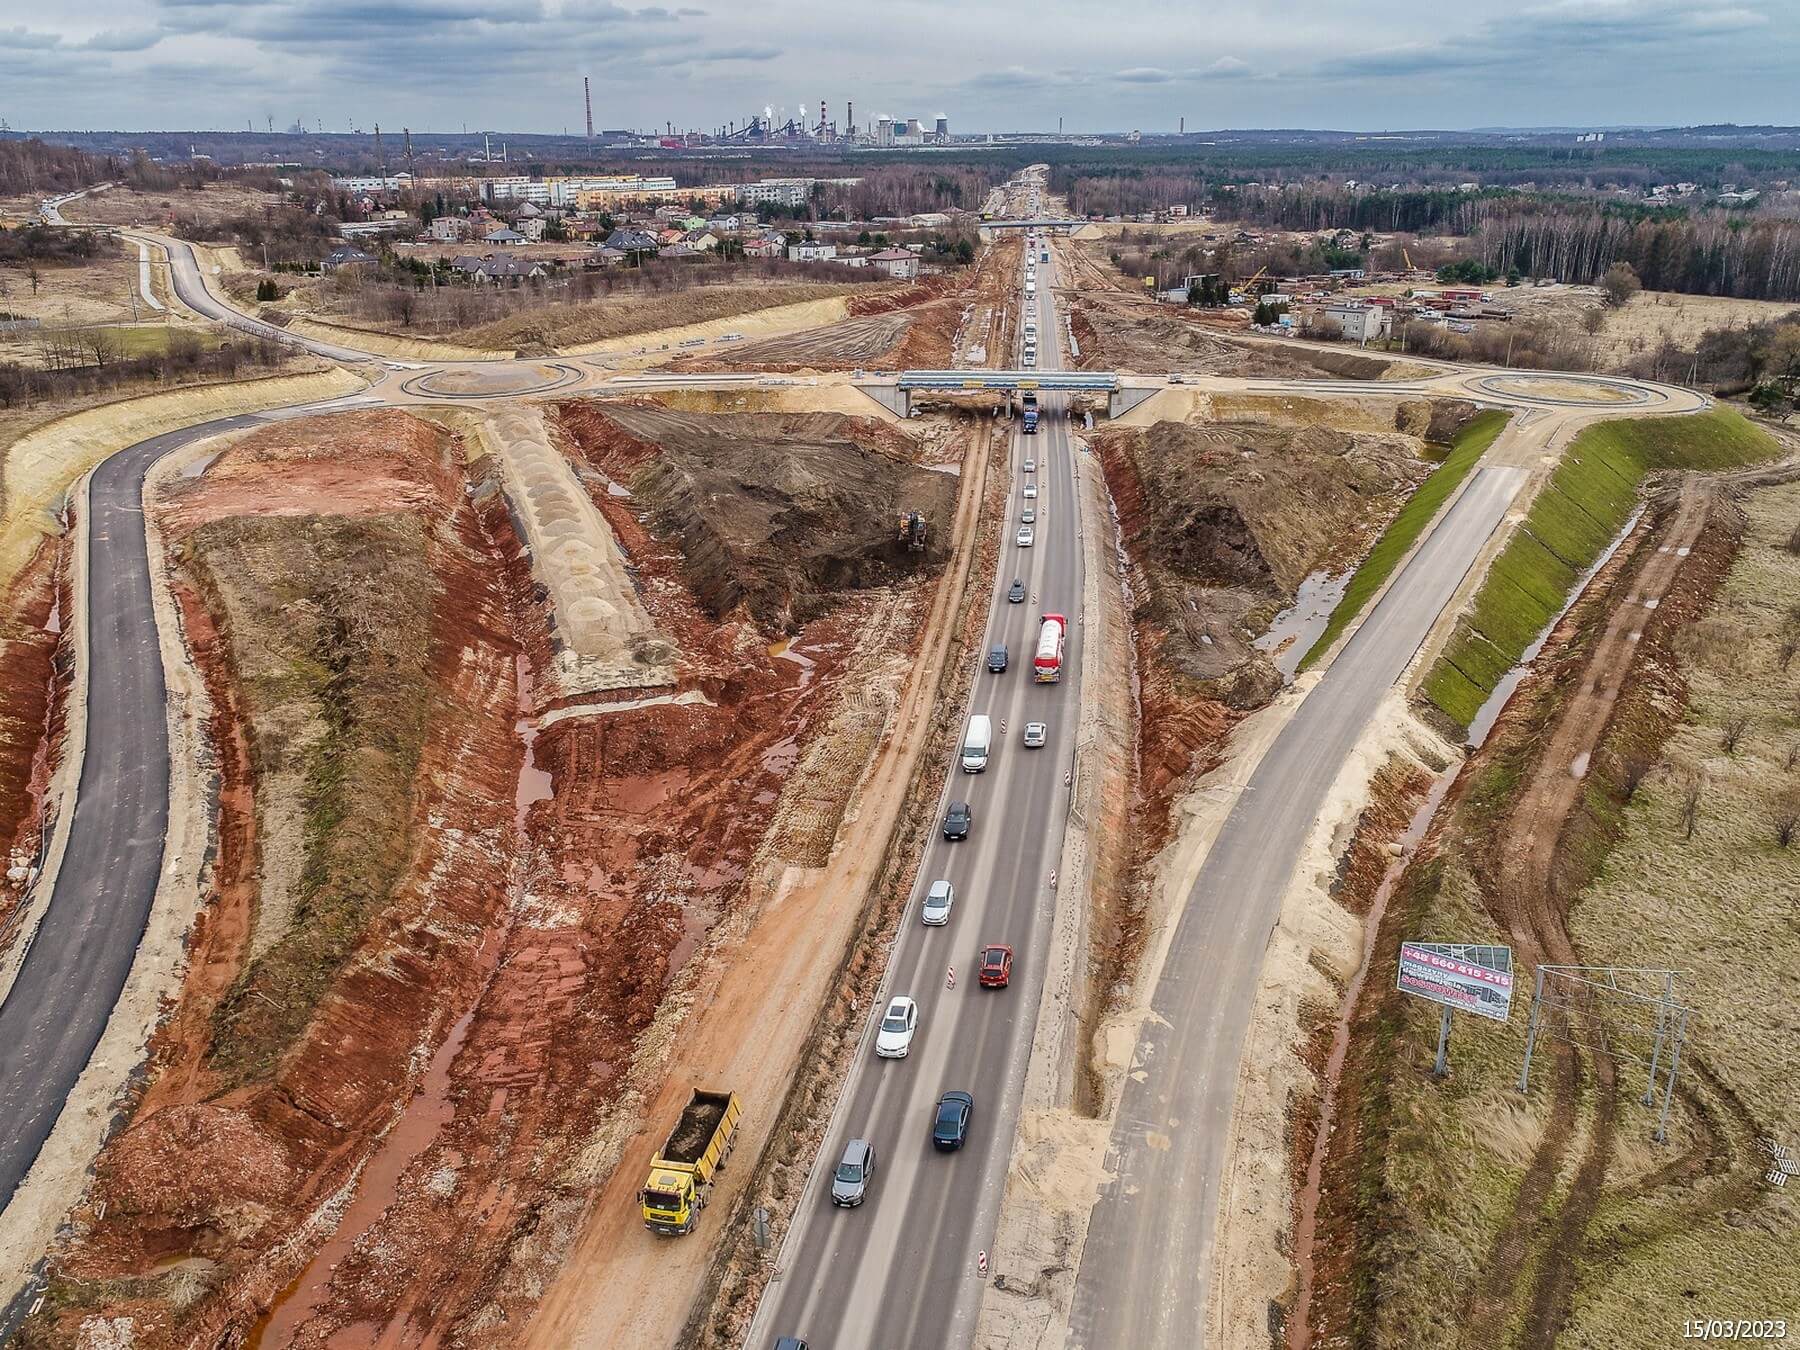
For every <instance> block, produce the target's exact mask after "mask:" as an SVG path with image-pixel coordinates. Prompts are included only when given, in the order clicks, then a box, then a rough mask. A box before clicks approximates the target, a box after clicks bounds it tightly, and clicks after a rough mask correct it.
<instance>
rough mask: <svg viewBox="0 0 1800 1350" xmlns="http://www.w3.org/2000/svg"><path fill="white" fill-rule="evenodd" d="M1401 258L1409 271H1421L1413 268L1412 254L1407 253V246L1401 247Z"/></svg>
mask: <svg viewBox="0 0 1800 1350" xmlns="http://www.w3.org/2000/svg"><path fill="white" fill-rule="evenodd" d="M1400 258H1401V260H1402V261H1403V262H1405V264H1406V270H1407V271H1409V272H1416V271H1418V270H1419V269H1418V268H1417V267H1415V266H1413V260H1412V254H1410V253H1408V252H1407V251H1406V245H1405V244H1402V245H1400Z"/></svg>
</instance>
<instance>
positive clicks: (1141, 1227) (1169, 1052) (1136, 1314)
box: [1068, 468, 1525, 1350]
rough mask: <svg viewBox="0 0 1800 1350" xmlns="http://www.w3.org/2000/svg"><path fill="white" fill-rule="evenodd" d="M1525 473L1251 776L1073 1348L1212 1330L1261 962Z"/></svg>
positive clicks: (1185, 913)
mask: <svg viewBox="0 0 1800 1350" xmlns="http://www.w3.org/2000/svg"><path fill="white" fill-rule="evenodd" d="M1524 476H1525V471H1524V470H1523V469H1513V468H1485V469H1482V470H1480V471H1479V472H1478V473H1477V474H1476V476H1475V478H1474V479H1473V480H1472V481H1471V482H1470V484H1469V486H1468V488H1467V489H1466V490H1465V491H1464V493H1463V495H1462V496H1461V497H1460V498H1459V499H1458V500H1457V502H1456V504H1455V506H1454V507H1453V508H1452V509H1451V511H1450V513H1449V515H1448V516H1447V517H1446V518H1445V519H1444V520H1443V521H1442V522H1441V523H1440V524H1439V525H1438V527H1437V528H1436V529H1435V530H1434V531H1432V533H1431V536H1430V538H1429V539H1428V540H1427V541H1426V542H1425V544H1424V546H1423V547H1422V548H1421V549H1420V550H1419V551H1418V552H1417V553H1416V554H1415V555H1414V556H1413V559H1412V561H1411V563H1410V564H1409V565H1408V566H1407V567H1406V569H1405V570H1404V571H1403V572H1402V573H1401V574H1400V576H1399V578H1398V579H1397V580H1396V581H1395V583H1394V584H1393V586H1392V587H1390V589H1389V590H1388V593H1387V595H1386V596H1385V597H1384V598H1383V599H1382V601H1381V603H1380V604H1379V605H1377V606H1376V608H1375V610H1374V612H1373V613H1371V614H1370V615H1369V617H1368V619H1367V621H1366V622H1364V624H1363V625H1362V627H1361V628H1360V629H1359V630H1358V631H1357V633H1356V634H1355V636H1354V637H1352V638H1351V640H1350V642H1349V643H1348V644H1347V645H1346V646H1345V647H1344V649H1343V651H1342V652H1341V653H1340V654H1339V655H1338V657H1337V659H1336V660H1335V661H1334V662H1333V663H1332V664H1331V666H1330V668H1329V669H1328V670H1327V671H1326V673H1325V675H1324V677H1323V678H1322V679H1321V680H1320V681H1319V683H1318V685H1317V686H1316V687H1315V688H1314V689H1313V691H1312V692H1311V693H1310V694H1309V695H1308V696H1307V698H1306V701H1305V702H1303V703H1302V704H1301V705H1300V708H1299V710H1298V711H1297V712H1296V713H1295V714H1294V717H1293V720H1292V721H1291V722H1289V723H1288V725H1287V727H1286V728H1285V729H1284V730H1283V731H1282V733H1281V735H1280V736H1279V737H1278V738H1277V739H1276V741H1275V743H1274V745H1273V746H1271V747H1270V749H1269V751H1268V753H1267V755H1266V756H1265V757H1264V759H1263V761H1262V764H1261V765H1260V766H1259V767H1258V768H1257V770H1256V772H1255V774H1254V775H1252V777H1251V779H1250V782H1249V785H1248V786H1247V787H1246V788H1245V790H1244V792H1243V794H1242V796H1241V797H1239V799H1238V802H1237V805H1236V806H1235V807H1234V808H1233V810H1232V812H1231V814H1230V816H1229V817H1228V818H1227V819H1226V822H1225V825H1224V828H1223V829H1222V830H1221V831H1220V834H1219V837H1218V839H1217V840H1216V841H1215V842H1214V844H1213V846H1212V851H1211V852H1210V853H1209V854H1208V855H1207V858H1206V862H1205V865H1204V866H1203V867H1202V868H1201V871H1200V876H1199V879H1198V880H1197V881H1196V882H1195V885H1194V890H1193V893H1192V895H1191V896H1190V897H1189V899H1188V901H1187V904H1186V905H1185V907H1184V908H1183V909H1182V912H1181V918H1180V920H1179V921H1178V922H1177V924H1176V928H1175V934H1174V938H1173V940H1172V942H1171V945H1170V948H1169V953H1168V957H1167V959H1166V961H1165V963H1164V966H1163V971H1162V975H1161V977H1160V978H1159V979H1158V981H1157V984H1156V989H1155V993H1154V995H1153V996H1152V998H1151V1008H1152V1009H1153V1010H1154V1013H1155V1016H1154V1017H1151V1018H1147V1019H1146V1020H1145V1024H1144V1028H1145V1029H1144V1031H1143V1033H1142V1037H1141V1039H1140V1040H1139V1042H1138V1044H1137V1049H1136V1053H1135V1054H1134V1056H1133V1059H1132V1064H1131V1069H1130V1071H1129V1073H1128V1075H1127V1077H1126V1080H1125V1086H1124V1090H1123V1093H1122V1096H1121V1100H1120V1105H1119V1114H1118V1118H1117V1120H1116V1121H1115V1122H1114V1125H1113V1133H1112V1141H1111V1147H1110V1149H1109V1152H1108V1156H1107V1168H1108V1170H1109V1171H1110V1172H1111V1173H1113V1179H1112V1181H1111V1182H1109V1183H1108V1184H1107V1186H1106V1187H1105V1188H1104V1190H1103V1191H1102V1192H1101V1197H1100V1202H1099V1204H1098V1205H1097V1206H1096V1208H1095V1210H1094V1214H1093V1219H1092V1222H1091V1224H1090V1226H1089V1228H1088V1236H1087V1245H1086V1247H1085V1248H1084V1250H1083V1253H1082V1259H1081V1267H1080V1275H1079V1277H1078V1279H1077V1283H1076V1289H1075V1303H1074V1308H1073V1311H1072V1313H1071V1317H1070V1332H1071V1334H1070V1338H1069V1342H1068V1343H1069V1345H1070V1346H1078V1347H1084V1348H1085V1350H1113V1347H1116V1346H1127V1345H1128V1346H1133V1347H1138V1348H1139V1350H1151V1348H1152V1347H1166V1348H1167V1350H1178V1348H1179V1350H1191V1347H1196V1346H1200V1345H1203V1344H1204V1343H1205V1341H1206V1332H1207V1331H1208V1328H1207V1327H1206V1326H1205V1325H1204V1324H1203V1318H1202V1314H1203V1312H1204V1309H1205V1307H1206V1295H1207V1280H1208V1278H1209V1272H1210V1254H1211V1253H1210V1248H1211V1240H1212V1235H1213V1225H1214V1223H1215V1221H1216V1220H1217V1217H1218V1206H1219V1183H1220V1180H1221V1171H1222V1164H1223V1161H1224V1148H1225V1143H1226V1137H1227V1130H1228V1127H1229V1125H1230V1121H1231V1109H1232V1102H1233V1099H1234V1097H1235V1095H1236V1092H1237V1078H1238V1057H1239V1055H1240V1054H1241V1052H1242V1048H1243V1043H1244V1035H1245V1032H1246V1031H1247V1029H1248V1027H1249V1024H1250V1014H1251V1011H1252V1009H1253V1007H1254V1003H1255V994H1256V984H1257V980H1258V978H1259V976H1260V973H1261V968H1262V953H1263V951H1264V949H1265V948H1266V947H1267V945H1268V939H1269V934H1270V933H1271V932H1272V931H1273V930H1274V927H1275V922H1276V919H1277V917H1278V916H1279V914H1280V910H1281V897H1282V893H1283V892H1284V891H1285V890H1286V889H1287V886H1288V882H1289V880H1290V879H1291V878H1292V876H1293V872H1294V867H1295V863H1296V861H1297V860H1298V858H1299V856H1300V853H1301V849H1302V847H1303V845H1304V844H1305V841H1306V836H1307V834H1308V832H1309V831H1310V830H1311V829H1312V827H1313V823H1314V821H1315V820H1316V819H1317V818H1318V815H1319V811H1320V808H1321V807H1322V806H1323V805H1324V800H1325V794H1326V793H1327V792H1328V791H1329V790H1330V787H1331V784H1332V782H1333V780H1334V779H1335V778H1336V777H1337V774H1338V770H1339V768H1340V767H1341V766H1342V765H1343V763H1344V760H1345V759H1346V758H1347V756H1348V755H1349V753H1350V749H1351V747H1352V746H1353V745H1354V744H1355V743H1356V740H1357V738H1358V737H1359V736H1360V735H1361V734H1362V732H1363V729H1364V727H1365V726H1367V725H1368V722H1369V720H1370V719H1371V718H1372V717H1373V716H1374V714H1375V710H1376V707H1377V705H1379V704H1380V702H1381V700H1382V698H1383V696H1384V695H1386V694H1387V692H1388V690H1389V689H1391V688H1392V687H1393V684H1394V681H1396V680H1397V679H1399V678H1400V675H1401V673H1402V671H1404V670H1405V668H1406V665H1407V662H1409V661H1410V660H1411V659H1412V656H1413V653H1414V652H1416V651H1417V650H1418V648H1419V644H1420V643H1421V642H1423V641H1424V640H1425V635H1426V633H1427V632H1428V631H1429V630H1430V628H1431V625H1432V623H1433V621H1434V620H1436V618H1437V616H1438V614H1439V613H1440V612H1441V611H1442V610H1443V608H1444V606H1445V605H1447V604H1448V603H1449V602H1450V597H1451V595H1452V594H1453V593H1454V592H1455V590H1456V587H1457V585H1458V583H1460V582H1461V580H1462V578H1463V576H1464V575H1465V574H1466V573H1467V572H1468V570H1469V568H1470V566H1471V565H1472V564H1473V563H1474V560H1475V556H1476V554H1477V553H1478V552H1479V551H1480V549H1481V546H1482V544H1484V543H1485V542H1486V541H1487V538H1488V536H1489V535H1490V534H1491V533H1492V532H1493V530H1494V528H1495V527H1496V526H1497V525H1498V524H1499V523H1500V519H1501V517H1502V516H1503V515H1504V514H1505V512H1506V509H1507V506H1508V504H1509V503H1510V502H1511V500H1512V497H1513V493H1514V492H1515V491H1516V490H1517V489H1518V487H1519V485H1520V483H1521V482H1522V481H1523V479H1524Z"/></svg>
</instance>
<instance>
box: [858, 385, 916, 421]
mask: <svg viewBox="0 0 1800 1350" xmlns="http://www.w3.org/2000/svg"><path fill="white" fill-rule="evenodd" d="M855 387H856V388H858V389H860V390H862V391H863V393H865V394H867V395H868V396H869V397H870V398H872V399H874V400H875V401H876V402H877V403H879V404H880V405H881V406H882V407H884V408H886V409H887V410H888V411H889V412H891V413H893V414H894V415H895V416H896V417H911V416H912V391H911V390H910V389H902V388H901V387H900V386H899V385H898V384H889V383H886V382H885V381H869V382H867V383H864V382H860V381H859V382H858V383H857V384H856V386H855Z"/></svg>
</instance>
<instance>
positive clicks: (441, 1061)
mask: <svg viewBox="0 0 1800 1350" xmlns="http://www.w3.org/2000/svg"><path fill="white" fill-rule="evenodd" d="M503 932H504V930H503V929H500V928H495V929H493V930H491V931H490V933H489V934H488V938H487V940H486V941H484V942H483V944H482V948H481V951H480V952H479V954H478V955H477V957H476V960H477V962H478V963H479V964H480V965H481V967H482V968H483V970H484V971H485V976H486V978H484V979H483V980H482V988H481V993H479V994H477V995H476V996H475V999H474V1001H473V1002H472V1003H470V1004H469V1009H468V1011H467V1012H465V1013H464V1014H463V1015H462V1016H461V1017H459V1018H458V1019H457V1020H456V1023H455V1025H454V1026H452V1027H451V1028H450V1034H449V1035H448V1036H446V1037H445V1038H444V1043H443V1044H442V1045H441V1046H439V1047H438V1051H437V1053H436V1054H435V1055H433V1056H432V1057H431V1063H430V1065H429V1066H428V1067H427V1068H426V1070H425V1076H424V1077H423V1078H422V1079H420V1080H419V1086H418V1089H417V1090H416V1091H415V1093H414V1094H413V1099H412V1101H411V1102H409V1103H408V1104H407V1106H406V1109H405V1111H404V1112H403V1113H402V1114H401V1116H400V1119H399V1120H398V1121H396V1122H395V1123H394V1125H393V1127H392V1128H390V1129H389V1130H388V1132H387V1134H386V1135H384V1136H383V1137H382V1139H381V1142H380V1143H379V1144H377V1145H376V1148H375V1153H374V1156H372V1157H371V1158H370V1159H369V1161H368V1163H367V1164H365V1166H364V1167H363V1170H362V1175H361V1176H359V1177H358V1178H357V1181H356V1195H355V1198H354V1199H352V1200H351V1202H350V1208H349V1209H347V1210H346V1211H344V1217H343V1218H342V1219H341V1220H340V1221H339V1223H338V1226H337V1230H336V1231H335V1232H334V1233H333V1234H332V1235H331V1237H330V1239H329V1240H327V1241H326V1243H325V1245H324V1246H322V1247H320V1248H319V1250H318V1251H317V1252H316V1253H314V1255H313V1258H312V1260H311V1261H309V1262H307V1264H306V1267H305V1268H304V1269H303V1270H301V1272H300V1273H299V1274H298V1275H296V1276H295V1277H294V1279H293V1281H292V1282H291V1283H290V1284H289V1285H288V1286H287V1288H285V1289H283V1290H282V1291H281V1293H279V1294H278V1295H276V1297H275V1302H274V1303H273V1304H271V1305H270V1307H269V1311H268V1312H267V1313H266V1314H264V1316H263V1318H262V1320H261V1321H259V1322H258V1323H257V1324H256V1326H255V1327H254V1328H253V1329H252V1330H251V1332H250V1338H249V1340H248V1341H246V1342H245V1350H277V1347H279V1346H285V1345H291V1344H293V1342H294V1339H295V1337H296V1335H297V1334H298V1332H299V1330H300V1328H301V1327H302V1326H303V1325H305V1323H306V1321H307V1320H308V1319H309V1318H310V1317H311V1316H312V1315H313V1314H314V1312H316V1311H317V1310H318V1307H319V1304H320V1303H321V1302H323V1300H324V1298H325V1294H326V1292H327V1290H328V1289H329V1288H330V1286H331V1277H332V1274H333V1273H334V1272H335V1271H336V1269H337V1266H338V1263H339V1262H341V1261H342V1260H343V1259H344V1258H345V1257H346V1256H348V1255H349V1254H350V1252H351V1249H352V1248H354V1247H355V1245H356V1243H357V1241H358V1239H360V1238H361V1237H362V1236H363V1234H364V1233H366V1232H367V1231H368V1230H369V1228H370V1227H371V1226H372V1225H373V1224H374V1223H375V1222H376V1220H378V1219H379V1218H380V1217H381V1216H382V1215H383V1214H384V1213H385V1212H386V1211H387V1209H388V1207H389V1206H390V1205H392V1204H393V1203H394V1200H395V1199H396V1198H397V1196H398V1194H399V1186H400V1178H401V1177H402V1176H404V1175H405V1174H406V1169H407V1168H408V1167H410V1166H411V1165H412V1163H413V1160H414V1159H415V1158H417V1157H418V1156H419V1155H420V1154H421V1153H423V1152H424V1151H425V1150H426V1149H427V1148H429V1147H430V1146H431V1145H432V1144H433V1143H434V1142H435V1141H436V1139H437V1137H438V1135H439V1133H441V1132H442V1130H443V1128H444V1127H445V1126H446V1125H448V1124H449V1123H450V1121H451V1119H452V1117H454V1115H455V1114H456V1108H455V1106H454V1105H453V1104H452V1102H451V1101H450V1066H451V1064H452V1063H453V1062H454V1061H455V1059H456V1056H457V1052H458V1051H460V1050H461V1049H462V1046H463V1042H464V1040H465V1039H467V1037H468V1034H469V1024H470V1023H471V1022H473V1021H474V1020H475V1010H476V1009H477V1008H479V1007H480V1006H481V999H482V995H484V994H485V993H486V992H487V984H488V981H489V980H491V979H492V977H493V973H494V970H495V968H496V966H497V964H498V962H497V958H498V956H499V954H500V946H501V944H500V942H499V941H497V939H498V938H499V937H500V936H501V934H502V933H503ZM360 1329H361V1330H364V1331H366V1332H367V1333H368V1334H367V1335H366V1336H362V1335H357V1336H354V1337H347V1333H349V1332H352V1331H356V1330H358V1328H347V1329H346V1331H345V1332H340V1333H338V1335H334V1336H333V1337H332V1338H331V1342H330V1343H331V1344H332V1345H333V1346H339V1345H343V1346H348V1347H359V1346H373V1345H375V1344H376V1341H377V1339H378V1337H379V1335H380V1333H381V1331H382V1328H381V1327H377V1326H374V1325H373V1324H363V1325H362V1327H361V1328H360ZM346 1337H347V1338H346ZM340 1338H343V1339H340Z"/></svg>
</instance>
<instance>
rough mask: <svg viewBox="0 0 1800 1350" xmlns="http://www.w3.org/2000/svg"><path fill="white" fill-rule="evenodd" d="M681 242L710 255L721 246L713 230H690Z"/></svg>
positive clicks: (682, 237)
mask: <svg viewBox="0 0 1800 1350" xmlns="http://www.w3.org/2000/svg"><path fill="white" fill-rule="evenodd" d="M681 242H682V243H684V244H686V245H688V246H689V247H690V248H697V249H699V250H700V251H701V252H702V253H710V252H712V250H714V249H715V248H717V247H718V246H719V236H718V235H716V234H714V233H713V232H712V231H711V230H689V231H688V232H687V233H686V234H684V235H682V236H681Z"/></svg>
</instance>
